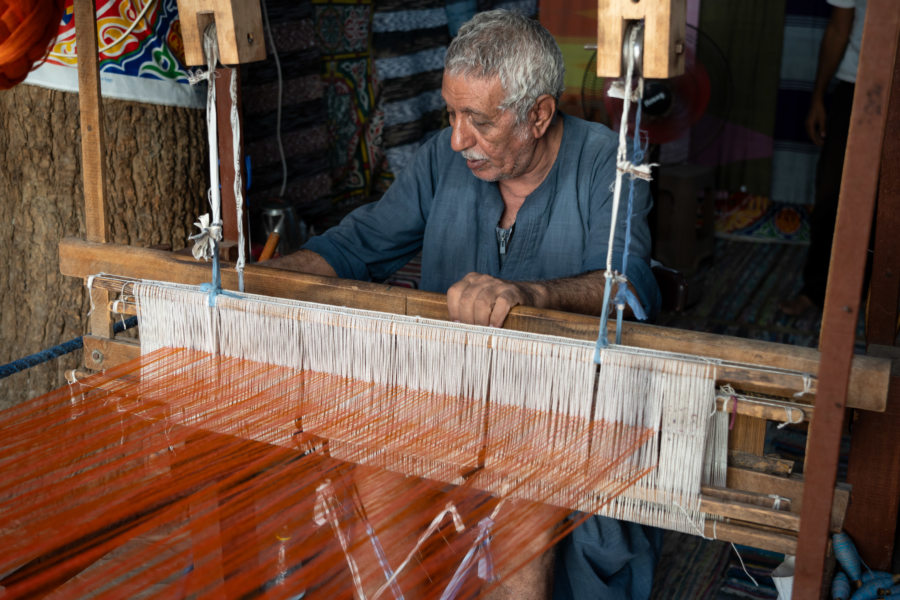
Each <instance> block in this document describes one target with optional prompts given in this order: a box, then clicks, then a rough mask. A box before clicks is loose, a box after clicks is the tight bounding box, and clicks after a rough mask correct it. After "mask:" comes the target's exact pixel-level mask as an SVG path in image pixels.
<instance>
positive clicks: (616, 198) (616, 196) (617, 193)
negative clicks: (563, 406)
mask: <svg viewBox="0 0 900 600" xmlns="http://www.w3.org/2000/svg"><path fill="white" fill-rule="evenodd" d="M640 30H641V28H640V27H632V28H631V29H630V30H629V38H628V42H627V44H628V47H629V48H634V46H635V44H636V43H637V38H638V33H639V32H640ZM626 56H627V66H626V70H625V92H624V94H623V101H622V118H621V120H620V123H619V146H618V149H617V151H616V179H615V184H614V187H613V203H612V214H611V216H610V229H609V241H608V245H607V251H606V273H605V274H604V277H605V284H604V289H603V307H602V311H601V314H600V332H599V335H598V337H597V345H596V350H595V353H594V361H595V362H596V363H597V364H599V363H600V353H601V350H602V349H603V348H606V347H608V346H609V340H608V337H607V321H608V319H609V313H610V305H609V302H610V297H611V295H612V287H613V282H614V281H615V282H616V283H617V284H618V286H619V292H617V303H621V304H622V309H621V310H622V311H624V304H625V303H627V304H628V305H629V306H631V307H632V311H634V314H635V316H636V317H638V318H639V319H646V314H645V313H644V310H643V307H642V306H641V305H640V302H639V301H638V300H637V298H636V297H635V296H634V294H633V293H632V292H631V291H630V290H629V289H628V280H627V279H626V278H625V266H626V265H625V264H623V269H622V272H621V273H617V272H616V271H614V270H613V250H614V246H615V237H616V223H617V222H618V215H619V204H620V202H621V197H622V177H623V176H624V175H625V174H626V173H628V174H629V175H630V176H631V187H630V193H629V210H628V215H627V218H628V223H627V224H626V244H625V256H627V252H628V245H629V243H630V223H631V213H632V208H631V206H632V205H633V202H634V178H635V177H641V178H642V179H649V165H638V166H635V165H634V164H632V163H631V162H630V161H629V160H628V144H627V133H628V115H629V113H630V111H631V101H632V99H636V100H637V101H638V108H637V110H638V114H640V99H641V97H642V95H643V87H644V84H643V78H642V77H641V76H640V75H638V78H637V85H636V86H633V85H632V81H633V79H634V74H635V58H634V52H627V53H626ZM633 87H634V88H636V89H633ZM633 94H634V95H636V98H633V97H632V95H633ZM638 127H639V122H638V123H637V124H636V126H635V133H636V134H637V132H638ZM638 137H639V136H638V135H635V140H637V138H638ZM635 143H636V144H637V141H636V142H635ZM638 145H639V144H638ZM635 160H637V159H635ZM622 290H624V291H622ZM620 295H621V301H620V300H619V299H618V298H619V296H620ZM621 331H622V323H621V313H620V314H619V315H618V316H617V322H616V343H621Z"/></svg>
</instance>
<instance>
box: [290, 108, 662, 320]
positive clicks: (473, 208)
mask: <svg viewBox="0 0 900 600" xmlns="http://www.w3.org/2000/svg"><path fill="white" fill-rule="evenodd" d="M450 134H451V129H450V128H447V129H444V130H443V131H441V132H440V133H439V134H438V135H436V136H434V137H433V138H432V139H431V140H429V141H428V142H426V143H425V144H424V145H423V146H422V148H421V149H420V150H419V151H418V153H417V154H416V156H415V158H414V160H413V162H412V163H411V164H410V166H409V167H407V168H406V169H405V170H404V171H403V172H402V173H400V175H399V176H398V178H397V180H396V181H395V182H394V183H393V184H392V185H391V187H390V188H389V189H388V191H387V192H386V193H385V195H384V196H383V197H382V198H381V200H379V201H378V202H374V203H372V204H367V205H365V206H362V207H360V208H358V209H356V210H355V211H353V212H352V213H351V214H350V215H348V216H347V217H346V218H345V219H344V220H343V221H341V223H340V224H339V225H337V226H335V227H333V228H331V229H329V230H328V231H326V232H325V233H324V234H323V235H320V236H317V237H314V238H312V239H311V240H310V241H309V242H307V244H306V245H305V246H304V247H305V248H308V249H309V250H313V251H315V252H316V253H318V254H320V255H321V256H322V257H323V258H324V259H325V260H326V261H327V262H328V264H330V265H331V267H332V268H333V269H334V270H335V271H336V272H337V275H338V276H339V277H344V278H348V279H357V280H363V281H370V280H376V281H380V280H384V279H386V278H387V277H388V276H390V275H391V274H392V273H393V272H394V271H396V270H397V269H398V268H400V267H402V266H403V265H404V264H406V263H407V262H408V261H409V259H411V258H412V257H413V256H415V255H416V254H417V253H418V252H419V250H420V249H421V251H422V282H421V287H422V289H424V290H428V291H433V292H441V293H445V292H446V291H447V289H448V288H449V287H450V286H451V285H453V284H454V283H456V282H457V281H459V280H460V279H462V278H463V277H464V276H465V275H466V274H467V273H470V272H472V271H475V272H478V273H486V274H488V275H491V276H494V277H499V278H501V279H507V280H511V281H535V280H546V279H557V278H561V277H571V276H574V275H579V274H582V273H586V272H588V271H595V270H599V269H605V268H606V254H607V245H608V242H609V228H610V216H611V213H612V196H613V194H612V185H613V181H614V179H615V154H616V145H617V138H616V136H615V135H614V134H613V133H612V132H611V131H610V130H609V129H608V128H606V127H605V126H603V125H601V124H599V123H590V122H587V121H583V120H581V119H577V118H575V117H570V116H567V115H563V135H562V142H561V144H560V148H559V153H558V155H557V157H556V161H555V163H554V164H553V166H552V167H551V169H550V172H549V173H548V174H547V177H546V178H545V179H544V181H543V182H542V183H541V185H540V186H538V188H537V189H535V190H534V191H533V192H532V193H531V194H529V195H528V197H527V198H526V199H525V202H524V203H523V204H522V207H521V208H520V209H519V212H518V214H517V215H516V225H515V233H514V235H513V236H512V239H511V240H510V244H509V247H508V249H507V256H506V260H505V261H504V263H503V265H502V267H501V265H500V258H499V254H498V251H497V236H496V231H495V228H496V226H497V224H498V223H499V222H500V215H501V214H502V213H503V199H502V198H501V196H500V190H499V188H498V187H497V184H496V183H490V182H486V181H482V180H480V179H478V178H477V177H475V176H474V175H473V174H472V172H471V171H470V170H469V168H468V167H467V166H466V161H465V160H464V159H463V158H462V156H461V155H460V154H459V153H457V152H454V151H453V150H452V149H451V148H450ZM623 190H625V191H627V186H625V185H623ZM625 198H626V196H625V194H624V193H623V200H622V203H621V205H620V209H619V210H620V213H619V218H618V221H619V227H618V228H617V230H616V240H615V257H614V260H613V268H614V269H616V270H621V268H622V252H623V250H624V248H625V226H624V221H625V214H624V212H625ZM649 210H650V194H649V186H648V185H647V184H646V182H643V181H642V182H639V184H638V185H637V186H636V191H635V201H634V216H633V219H632V231H631V242H630V245H629V250H628V252H629V258H628V269H627V273H626V275H627V276H628V279H629V281H631V283H632V285H634V288H635V289H636V290H637V293H638V297H639V298H640V299H641V302H642V304H643V306H644V308H645V310H646V311H647V313H648V314H650V315H653V314H655V313H656V312H657V310H658V308H659V303H660V296H659V289H658V288H657V286H656V281H655V280H654V278H653V274H652V272H651V270H650V265H649V257H650V231H649V227H648V225H647V213H648V212H649ZM601 301H602V299H600V298H598V300H597V303H598V305H599V303H600V302H601Z"/></svg>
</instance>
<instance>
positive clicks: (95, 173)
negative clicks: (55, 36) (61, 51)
mask: <svg viewBox="0 0 900 600" xmlns="http://www.w3.org/2000/svg"><path fill="white" fill-rule="evenodd" d="M74 9H75V44H76V47H77V49H78V108H79V111H80V113H81V179H82V185H83V187H84V229H85V238H86V239H87V240H88V241H91V242H106V241H109V223H108V221H109V219H107V216H106V167H105V163H104V158H105V153H104V145H103V108H102V105H101V102H100V67H99V65H98V62H97V21H96V18H95V17H94V0H75V4H74Z"/></svg>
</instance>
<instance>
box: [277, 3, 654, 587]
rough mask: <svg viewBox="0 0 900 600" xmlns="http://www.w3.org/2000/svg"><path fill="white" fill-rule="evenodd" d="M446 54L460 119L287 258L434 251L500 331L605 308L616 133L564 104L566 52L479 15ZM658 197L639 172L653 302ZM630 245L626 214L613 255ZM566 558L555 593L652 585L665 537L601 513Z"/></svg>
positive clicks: (441, 269)
mask: <svg viewBox="0 0 900 600" xmlns="http://www.w3.org/2000/svg"><path fill="white" fill-rule="evenodd" d="M444 66H445V70H444V78H443V85H442V94H443V97H444V100H445V101H446V103H447V112H448V115H449V118H450V128H448V129H445V130H444V131H442V132H440V133H439V134H438V135H436V136H434V137H432V138H431V139H430V140H429V141H427V142H426V143H425V144H424V145H423V146H422V148H421V149H420V150H419V151H418V153H417V154H416V156H415V158H414V160H413V162H412V164H411V165H410V166H408V167H407V168H406V169H405V170H403V171H402V172H401V173H400V174H399V175H398V177H397V180H396V181H395V182H394V184H393V185H392V186H391V187H390V189H389V190H388V191H387V192H386V193H385V195H384V196H383V197H382V199H381V200H379V201H378V202H376V203H373V204H369V205H366V206H363V207H361V208H359V209H357V210H356V211H354V212H353V213H351V214H350V215H348V216H347V218H345V219H344V220H343V221H342V222H341V223H340V224H339V225H337V226H336V227H334V228H332V229H330V230H329V231H326V232H325V233H324V234H323V235H321V236H318V237H315V238H313V239H311V240H310V241H309V242H308V243H307V244H306V246H305V247H304V249H303V250H301V251H299V252H297V253H295V254H292V255H289V256H287V257H284V258H283V259H281V260H280V261H279V262H278V263H277V264H278V266H281V267H282V268H290V269H295V270H300V271H304V272H309V273H316V274H320V275H329V276H335V275H336V276H339V277H345V278H353V279H361V280H371V279H374V280H381V279H385V278H387V277H388V276H389V275H390V274H391V273H393V272H394V271H395V270H396V269H397V268H399V267H401V266H402V265H404V264H405V263H406V262H407V261H409V259H410V258H412V257H413V256H415V255H416V254H417V253H418V252H419V251H420V250H421V252H422V288H423V289H426V290H430V291H436V292H445V293H446V294H447V303H448V309H449V313H450V316H451V318H452V319H454V320H458V321H462V322H466V323H476V324H481V325H492V326H496V327H499V326H501V325H502V324H503V321H504V319H505V318H506V315H507V314H508V313H509V311H510V309H511V308H512V307H513V306H516V305H518V304H522V305H528V306H535V307H542V308H554V309H560V310H565V311H570V312H578V313H585V314H598V312H599V311H600V310H601V305H602V297H603V286H604V269H605V268H606V258H607V245H608V240H609V232H610V228H611V227H612V224H611V222H610V220H611V206H612V191H611V190H612V184H613V181H614V178H615V154H616V144H617V138H616V136H615V135H614V134H613V133H612V132H611V131H610V130H609V129H607V128H606V127H604V126H602V125H600V124H597V123H588V122H586V121H583V120H580V119H576V118H573V117H570V116H567V115H562V114H560V113H559V112H558V111H557V100H558V98H559V95H560V93H561V92H562V90H563V78H564V69H565V68H564V65H563V59H562V54H561V52H560V50H559V47H558V46H557V44H556V42H555V41H554V39H553V37H552V36H551V35H550V33H549V32H548V31H547V30H546V29H544V28H543V27H542V26H541V25H540V24H539V23H537V22H536V21H533V20H531V19H528V18H526V17H524V16H521V15H518V14H516V13H513V12H508V11H502V10H497V11H491V12H485V13H480V14H477V15H476V16H475V17H474V18H472V19H471V20H470V21H469V22H468V23H466V24H465V25H464V26H463V27H462V28H461V29H460V30H459V34H458V35H457V37H456V38H455V39H454V40H453V42H452V43H451V45H450V47H449V48H448V50H447V55H446V59H445V63H444ZM649 207H650V199H649V193H648V190H647V186H646V184H641V185H639V186H638V188H637V190H636V194H635V210H634V217H633V222H632V230H631V244H630V247H629V248H628V252H629V256H630V259H629V261H628V272H627V273H626V275H627V277H628V279H629V281H630V283H631V286H632V289H633V290H634V291H635V292H636V294H637V296H638V298H639V299H640V301H641V302H642V304H643V306H644V307H645V310H646V311H647V312H648V313H650V314H652V313H654V312H655V311H656V310H657V308H658V305H659V290H658V288H657V287H656V283H655V281H654V279H653V276H652V273H651V270H650V267H649V261H648V256H649V251H650V235H649V230H648V227H647V223H646V214H647V212H648V210H649ZM621 214H624V210H623V211H622V212H620V215H621ZM620 220H622V221H623V220H624V219H623V218H621V217H620ZM624 250H625V226H624V223H622V222H620V223H618V224H617V226H616V237H615V254H616V256H615V258H614V263H613V264H614V265H621V264H622V254H623V252H624ZM651 537H653V536H652V534H651ZM556 554H557V558H556V559H557V569H556V573H555V577H554V588H555V589H554V592H555V593H554V596H555V597H575V598H611V597H646V596H647V595H649V592H650V586H651V580H652V571H653V565H654V562H655V554H654V544H653V543H651V541H650V539H649V538H648V537H647V535H646V532H645V530H644V529H643V528H641V527H640V526H637V525H632V524H626V523H619V522H617V521H614V520H611V519H603V518H599V517H594V518H592V519H591V520H589V521H588V522H587V523H586V524H585V525H583V526H581V527H579V528H578V529H576V530H575V532H574V533H573V534H572V535H571V536H569V537H568V538H567V539H566V540H565V541H564V542H563V543H562V545H561V546H560V548H559V549H558V551H557V553H556Z"/></svg>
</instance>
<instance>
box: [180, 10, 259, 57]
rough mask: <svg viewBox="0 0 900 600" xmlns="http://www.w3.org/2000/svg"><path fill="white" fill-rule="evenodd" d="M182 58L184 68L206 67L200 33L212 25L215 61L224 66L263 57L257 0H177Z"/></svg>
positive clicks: (201, 34)
mask: <svg viewBox="0 0 900 600" xmlns="http://www.w3.org/2000/svg"><path fill="white" fill-rule="evenodd" d="M178 15H179V17H180V19H181V35H182V38H183V39H184V56H185V61H186V62H187V64H188V65H191V66H197V65H204V64H206V59H205V58H204V54H203V32H204V31H206V28H207V27H208V26H209V25H210V24H212V23H215V24H216V38H217V40H218V43H219V60H220V61H221V62H222V64H225V65H236V64H238V63H248V62H255V61H259V60H264V59H265V58H266V39H265V34H264V31H263V24H262V13H261V11H260V6H259V0H178Z"/></svg>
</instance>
